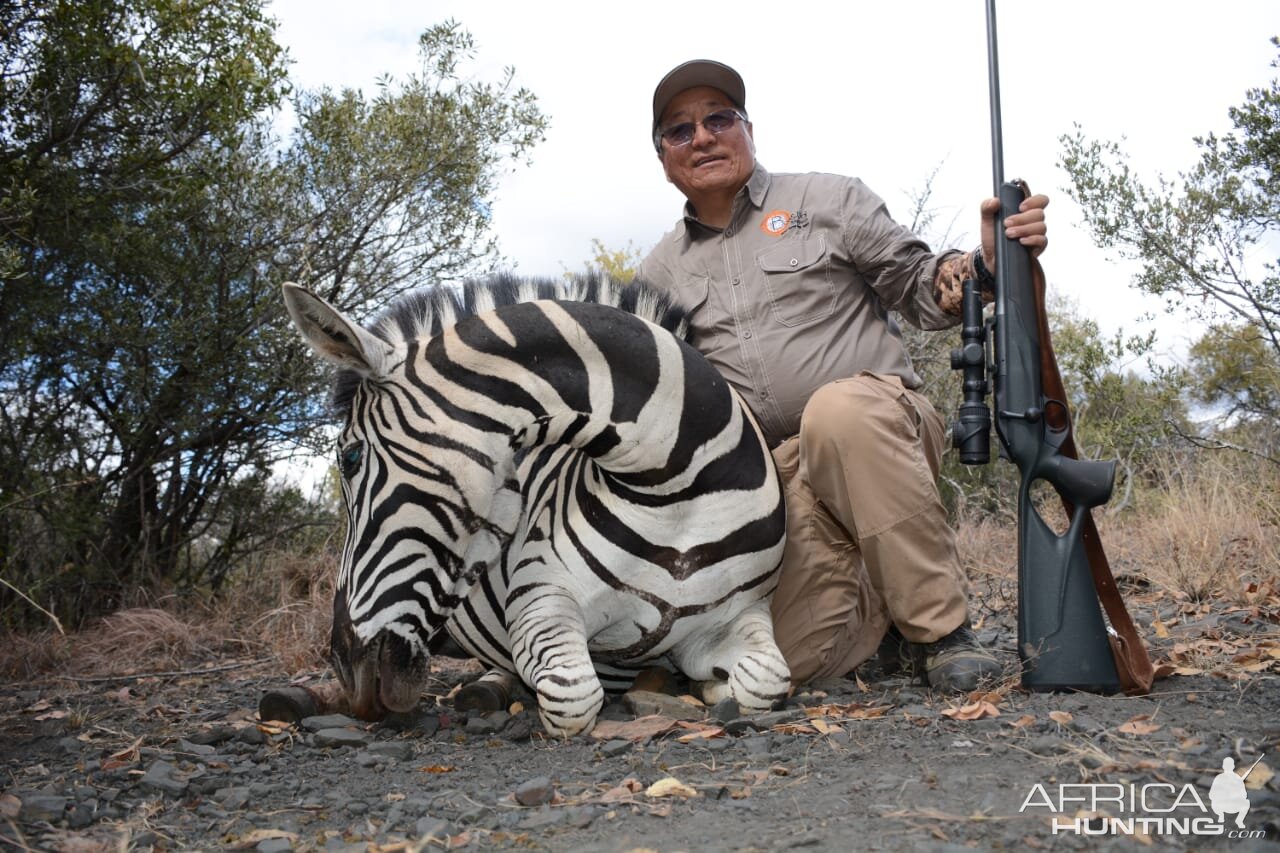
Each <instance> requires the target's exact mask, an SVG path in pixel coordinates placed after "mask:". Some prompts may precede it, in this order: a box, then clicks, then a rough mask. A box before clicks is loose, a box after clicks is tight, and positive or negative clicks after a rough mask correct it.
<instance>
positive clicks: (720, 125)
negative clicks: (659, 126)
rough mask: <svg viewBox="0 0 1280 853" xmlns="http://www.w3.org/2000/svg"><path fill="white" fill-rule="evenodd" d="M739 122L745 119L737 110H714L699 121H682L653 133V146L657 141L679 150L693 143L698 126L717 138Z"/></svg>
mask: <svg viewBox="0 0 1280 853" xmlns="http://www.w3.org/2000/svg"><path fill="white" fill-rule="evenodd" d="M739 120H741V121H746V120H747V117H746V116H745V115H743V114H742V113H740V112H738V111H737V110H716V111H715V112H713V113H709V114H707V115H705V116H703V117H702V120H701V121H682V122H680V123H679V124H673V125H671V127H668V128H667V129H666V130H661V131H655V132H654V137H653V144H654V145H655V146H658V141H659V140H665V141H666V143H667V147H669V148H679V147H680V146H682V145H688V144H689V143H690V142H692V141H693V136H694V134H696V133H697V132H698V125H702V126H703V127H705V128H706V129H707V130H708V131H710V132H711V133H713V134H715V135H716V136H719V135H720V134H722V133H724V132H725V131H726V130H729V129H730V128H731V127H733V125H734V124H735V123H736V122H737V121H739ZM658 147H660V146H658Z"/></svg>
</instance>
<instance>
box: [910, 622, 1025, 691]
mask: <svg viewBox="0 0 1280 853" xmlns="http://www.w3.org/2000/svg"><path fill="white" fill-rule="evenodd" d="M910 647H911V658H912V665H913V668H914V670H915V673H916V674H917V675H924V677H925V679H926V680H927V681H928V683H929V686H930V687H932V688H934V689H936V690H951V691H955V692H957V693H967V692H968V691H970V690H973V689H975V688H976V687H977V686H978V685H979V684H980V683H981V682H983V681H987V680H991V681H995V680H997V679H999V678H1000V676H1001V675H1002V674H1003V673H1004V670H1003V668H1002V667H1001V666H1000V663H999V661H997V660H996V659H995V656H994V655H992V654H991V652H989V651H987V650H986V649H984V648H983V647H982V644H981V643H979V642H978V638H977V636H975V635H974V633H973V628H971V627H970V626H969V623H968V622H965V623H964V624H963V625H961V626H960V627H959V628H957V629H955V630H954V631H952V632H951V633H950V634H948V635H947V636H945V637H943V638H942V639H940V640H935V641H934V642H932V643H911V644H910Z"/></svg>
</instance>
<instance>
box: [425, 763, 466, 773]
mask: <svg viewBox="0 0 1280 853" xmlns="http://www.w3.org/2000/svg"><path fill="white" fill-rule="evenodd" d="M457 769H458V768H457V767H456V766H454V765H452V764H428V765H427V766H426V767H419V768H418V770H419V771H420V772H422V773H452V772H454V771H455V770H457Z"/></svg>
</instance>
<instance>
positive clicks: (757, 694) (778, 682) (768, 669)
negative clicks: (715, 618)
mask: <svg viewBox="0 0 1280 853" xmlns="http://www.w3.org/2000/svg"><path fill="white" fill-rule="evenodd" d="M671 655H672V658H673V659H674V660H675V662H676V664H677V665H678V666H679V667H680V669H681V670H682V671H683V672H684V673H685V674H686V675H688V676H689V678H690V679H692V680H693V681H695V682H699V683H698V684H697V686H698V687H699V688H700V689H701V692H702V699H703V701H704V702H707V703H708V704H715V703H716V702H719V701H720V700H721V699H725V698H727V697H729V696H732V697H733V698H734V699H736V700H737V701H738V707H739V708H741V709H742V710H743V711H744V712H746V713H749V714H754V713H760V712H763V711H768V710H769V709H770V708H772V707H773V706H774V704H775V703H776V702H779V701H780V700H782V699H785V698H786V697H787V694H788V693H789V692H790V690H791V670H790V669H788V668H787V662H786V660H785V659H784V658H783V657H782V652H781V651H779V650H778V644H777V643H776V642H774V639H773V621H772V620H771V619H770V617H769V602H768V601H758V602H756V603H755V604H753V605H751V606H750V607H748V608H747V609H746V610H743V611H742V612H741V613H739V614H738V615H737V617H735V618H734V620H733V621H732V622H731V623H729V624H728V625H727V626H725V628H724V630H722V631H715V632H711V633H709V634H704V635H700V636H695V637H690V638H689V639H688V640H686V641H685V642H684V643H682V644H681V645H680V646H679V647H678V648H675V649H673V650H672V652H671Z"/></svg>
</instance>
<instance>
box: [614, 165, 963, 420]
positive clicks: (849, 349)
mask: <svg viewBox="0 0 1280 853" xmlns="http://www.w3.org/2000/svg"><path fill="white" fill-rule="evenodd" d="M960 258H961V254H960V253H959V252H954V251H952V252H944V253H942V254H934V253H933V252H932V251H931V250H930V249H929V247H928V246H927V245H925V244H924V243H923V242H922V241H921V240H920V239H919V238H917V237H916V236H914V235H913V234H912V233H911V232H910V231H908V230H907V229H906V228H904V227H903V226H901V225H899V224H897V223H896V222H894V221H893V219H891V218H890V216H889V212H888V210H887V209H886V207H885V204H884V202H883V201H882V200H881V199H880V198H879V197H878V196H877V195H876V194H875V193H873V192H872V191H871V190H870V189H868V188H867V187H866V185H865V184H863V183H862V181H860V180H858V179H857V178H848V177H843V176H840V175H825V174H803V175H800V174H794V175H793V174H777V175H771V174H770V173H769V172H768V171H766V170H765V169H764V167H762V166H760V165H759V164H757V165H756V168H755V171H754V173H753V174H752V176H751V179H750V180H749V181H748V182H747V185H746V186H745V187H743V189H742V191H740V192H739V194H738V197H737V198H736V199H735V200H734V208H733V214H732V219H731V221H730V224H729V225H728V227H726V228H725V229H724V230H723V231H721V230H719V229H716V228H710V227H707V226H706V225H703V224H702V223H701V222H699V221H698V220H697V219H696V217H695V216H694V214H693V211H692V210H691V209H690V208H689V207H688V206H687V205H686V208H685V217H684V219H683V220H682V221H681V222H679V223H677V225H676V227H675V228H674V229H673V230H672V231H670V232H668V233H667V234H666V235H665V236H663V238H662V239H661V240H660V241H659V242H658V245H657V246H656V247H654V249H653V251H652V252H650V253H649V255H648V256H647V257H646V258H645V259H644V261H643V262H641V264H640V269H639V271H638V274H637V275H638V277H639V278H641V279H643V280H645V281H647V282H649V283H650V284H652V285H655V286H657V287H660V288H664V289H666V290H668V291H669V292H670V293H671V294H672V296H673V297H674V298H675V300H676V301H677V302H678V303H680V304H681V305H682V306H683V307H684V308H685V309H686V310H688V311H689V312H690V321H691V323H692V326H693V330H694V332H693V345H694V346H695V347H696V348H697V349H698V350H700V351H701V352H702V353H703V355H705V356H706V357H707V359H708V360H709V361H710V362H711V363H712V364H713V365H715V367H716V368H717V369H718V370H719V371H720V373H721V374H722V375H723V376H724V377H725V378H726V379H727V380H728V381H729V382H730V383H731V384H732V385H733V386H734V387H735V388H737V390H738V391H739V392H740V393H741V394H742V395H743V396H744V398H745V399H746V400H747V403H748V404H749V405H750V406H751V408H752V410H753V411H754V412H755V413H756V415H757V417H759V419H760V422H761V425H762V426H763V428H764V430H765V433H766V435H767V436H768V439H769V441H770V443H771V444H777V443H778V442H780V441H782V440H783V439H786V438H788V437H790V436H792V435H795V434H796V433H797V432H799V430H800V414H801V412H802V411H803V410H804V406H805V403H806V402H807V401H808V399H809V396H810V395H811V394H812V393H813V392H814V391H816V390H817V389H818V388H819V387H820V386H822V385H825V384H826V383H828V382H831V381H832V380H835V379H840V378H844V377H848V376H854V375H856V374H858V373H859V372H861V371H864V370H868V371H872V372H875V373H885V374H893V375H897V376H899V377H901V378H902V381H903V383H904V384H905V385H906V386H907V387H909V388H916V387H919V385H920V377H919V376H917V375H916V372H915V371H914V370H913V369H912V367H911V360H910V359H909V358H908V357H907V353H906V350H905V349H904V348H903V345H902V338H901V332H900V330H899V328H898V326H897V324H896V323H895V322H894V321H893V319H892V318H891V317H890V316H889V313H888V312H889V310H890V309H893V310H896V311H898V312H899V313H900V314H901V315H902V316H903V317H904V318H906V319H907V321H908V322H910V323H912V324H913V325H916V326H918V327H920V328H922V329H941V328H945V327H947V326H952V325H955V324H956V323H957V322H958V320H959V318H958V317H956V316H953V315H951V314H949V313H944V311H943V310H942V308H941V307H940V306H939V300H940V299H942V297H941V296H939V295H936V294H937V293H938V285H937V283H936V282H935V279H937V278H938V277H939V276H938V272H939V264H940V263H944V262H945V263H946V264H947V267H948V269H950V268H952V267H956V268H958V267H959V264H958V260H959V259H960Z"/></svg>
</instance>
